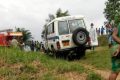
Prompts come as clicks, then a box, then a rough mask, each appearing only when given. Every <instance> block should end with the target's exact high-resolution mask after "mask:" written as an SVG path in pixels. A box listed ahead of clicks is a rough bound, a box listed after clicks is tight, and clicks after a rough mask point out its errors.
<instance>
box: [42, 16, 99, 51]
mask: <svg viewBox="0 0 120 80" xmlns="http://www.w3.org/2000/svg"><path fill="white" fill-rule="evenodd" d="M72 20H76V21H77V20H80V21H81V24H79V25H82V26H84V28H85V29H87V28H86V25H85V22H84V16H82V15H79V16H66V17H60V18H56V19H54V20H52V21H51V22H50V23H48V24H47V26H46V38H45V44H44V46H45V48H46V50H50V51H53V50H55V51H63V50H67V49H71V48H75V47H78V46H77V45H76V44H75V43H74V42H73V39H72V35H73V34H72V32H71V31H72V30H70V29H69V28H70V25H75V23H74V22H73V23H72ZM70 21H71V23H70ZM80 21H78V22H80ZM62 23H63V24H64V25H67V27H62V29H63V28H65V29H63V30H62V29H61V28H60V27H59V26H60V25H62ZM66 28H68V31H67V29H66ZM71 29H72V27H71ZM60 30H61V32H60ZM64 30H66V31H67V32H68V33H66V34H62V31H64ZM96 38H97V37H96ZM94 43H96V45H97V44H98V41H97V40H96V42H94ZM86 46H91V44H90V45H88V43H87V44H86Z"/></svg>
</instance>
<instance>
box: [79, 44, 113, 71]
mask: <svg viewBox="0 0 120 80" xmlns="http://www.w3.org/2000/svg"><path fill="white" fill-rule="evenodd" d="M110 56H111V55H110V51H109V48H108V47H106V46H104V47H98V48H95V50H94V51H87V53H86V56H85V58H82V59H81V60H79V61H78V62H79V63H83V64H88V65H92V66H94V67H96V68H98V69H103V70H110V69H111V64H110V63H111V58H110Z"/></svg>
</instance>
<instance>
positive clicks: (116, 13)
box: [104, 0, 120, 25]
mask: <svg viewBox="0 0 120 80" xmlns="http://www.w3.org/2000/svg"><path fill="white" fill-rule="evenodd" d="M105 5H106V8H105V9H104V14H105V17H106V19H108V21H111V20H115V23H116V25H118V23H119V22H120V19H118V18H119V17H120V0H108V1H106V3H105Z"/></svg>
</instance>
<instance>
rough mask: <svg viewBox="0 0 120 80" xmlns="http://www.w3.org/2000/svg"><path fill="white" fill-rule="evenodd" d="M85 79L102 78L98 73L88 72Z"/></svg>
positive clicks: (100, 79) (97, 79)
mask: <svg viewBox="0 0 120 80" xmlns="http://www.w3.org/2000/svg"><path fill="white" fill-rule="evenodd" d="M86 80H104V79H103V78H102V77H101V76H100V75H98V74H95V73H93V72H92V73H89V74H88V76H87V79H86Z"/></svg>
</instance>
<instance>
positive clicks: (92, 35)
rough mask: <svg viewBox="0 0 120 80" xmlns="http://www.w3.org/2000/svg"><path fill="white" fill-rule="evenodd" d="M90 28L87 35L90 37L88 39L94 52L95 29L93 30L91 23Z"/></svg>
mask: <svg viewBox="0 0 120 80" xmlns="http://www.w3.org/2000/svg"><path fill="white" fill-rule="evenodd" d="M90 26H91V28H90V32H89V35H90V38H91V45H92V49H93V50H94V47H95V45H97V44H96V42H97V33H96V29H95V28H94V24H93V23H91V25H90Z"/></svg>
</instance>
